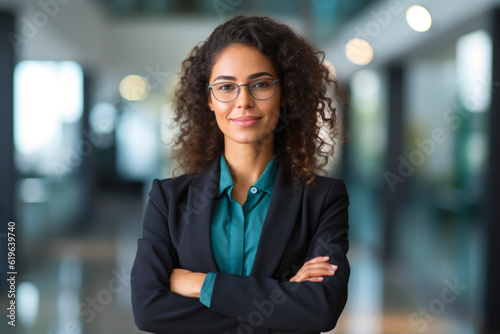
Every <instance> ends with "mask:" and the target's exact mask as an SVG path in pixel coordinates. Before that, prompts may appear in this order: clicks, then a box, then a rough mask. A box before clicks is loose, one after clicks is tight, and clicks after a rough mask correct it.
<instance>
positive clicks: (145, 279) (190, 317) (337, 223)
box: [131, 158, 350, 334]
mask: <svg viewBox="0 0 500 334" xmlns="http://www.w3.org/2000/svg"><path fill="white" fill-rule="evenodd" d="M219 160H220V159H219V158H217V159H215V160H214V161H213V162H211V163H210V164H209V166H208V167H207V168H205V169H204V170H203V171H202V172H200V173H199V174H198V175H196V176H195V177H194V178H193V177H189V176H185V175H183V176H179V177H176V178H170V179H165V180H161V181H159V180H155V181H154V182H153V186H152V189H151V192H150V194H149V197H150V198H149V201H148V204H147V207H146V212H145V217H144V225H143V236H142V238H141V239H139V241H138V249H137V256H136V259H135V262H134V266H133V269H132V277H131V288H132V307H133V312H134V318H135V323H136V325H137V326H138V328H139V329H141V330H144V331H148V332H152V333H166V334H177V333H179V334H180V333H189V334H194V333H196V334H203V333H206V334H226V333H231V334H232V333H234V334H239V333H255V334H257V333H258V334H264V333H275V334H278V333H280V334H281V333H294V334H299V333H300V334H306V333H307V334H312V333H315V334H317V333H319V332H326V331H329V330H331V329H332V328H333V327H334V326H335V325H336V323H337V319H338V317H339V316H340V314H341V312H342V310H343V308H344V305H345V303H346V300H347V283H348V280H349V274H350V268H349V263H348V261H347V258H346V253H347V251H348V248H349V243H348V239H347V231H348V229H349V225H348V212H347V208H348V206H349V197H348V194H347V190H346V187H345V184H344V182H343V181H342V180H341V179H333V178H327V177H321V176H317V177H316V179H315V186H314V187H312V188H307V187H305V186H302V185H301V186H299V188H298V189H297V190H296V191H294V186H293V183H292V182H291V180H290V179H289V178H287V176H286V174H285V172H284V170H283V168H282V165H281V164H280V163H278V175H277V178H276V182H275V185H274V189H273V193H272V197H271V202H270V204H269V209H268V212H267V215H266V218H265V220H264V226H263V228H262V233H261V237H260V240H259V245H258V248H257V253H256V256H255V261H254V264H253V267H252V271H251V274H250V276H239V275H233V274H227V273H220V272H219V269H218V267H217V264H216V262H215V259H214V256H213V253H212V250H211V246H210V220H211V217H212V210H213V204H214V200H215V197H216V195H217V193H218V189H219V173H220V164H219ZM324 255H325V256H326V255H328V256H330V260H329V262H330V263H333V264H336V265H338V269H337V271H336V273H335V275H334V276H326V277H325V279H324V281H322V282H310V281H304V282H289V279H290V278H291V277H293V276H294V274H295V273H296V272H297V271H298V270H299V269H300V268H301V266H302V264H303V263H304V262H305V261H307V260H310V259H311V258H313V257H316V256H324ZM174 268H183V269H188V270H191V271H194V272H203V273H206V272H209V271H210V272H217V278H216V281H215V285H214V290H213V295H212V301H211V305H210V308H208V307H206V306H205V305H203V304H201V303H200V301H199V299H197V298H188V297H183V296H181V295H179V294H176V293H173V292H171V291H170V284H169V276H170V274H171V273H172V270H173V269H174Z"/></svg>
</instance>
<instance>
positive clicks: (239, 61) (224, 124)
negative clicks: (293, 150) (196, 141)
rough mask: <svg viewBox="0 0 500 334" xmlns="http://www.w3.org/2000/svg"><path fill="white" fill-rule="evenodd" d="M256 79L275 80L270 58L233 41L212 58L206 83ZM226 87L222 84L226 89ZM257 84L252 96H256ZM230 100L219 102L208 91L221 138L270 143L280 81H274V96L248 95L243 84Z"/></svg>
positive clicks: (252, 48) (243, 141)
mask: <svg viewBox="0 0 500 334" xmlns="http://www.w3.org/2000/svg"><path fill="white" fill-rule="evenodd" d="M257 79H279V78H278V73H277V72H276V70H275V69H274V66H273V65H272V63H271V61H270V60H269V59H268V58H267V57H266V56H264V55H263V54H262V53H260V51H259V50H257V49H256V48H254V47H250V46H246V45H240V44H235V45H231V46H229V47H227V48H226V49H224V50H223V51H222V52H221V53H220V54H219V55H218V56H217V58H216V60H215V64H214V66H213V68H212V73H211V76H210V81H209V83H210V84H211V85H213V84H217V83H221V82H228V83H235V84H237V85H241V84H250V83H252V82H254V81H255V80H257ZM228 87H230V86H224V88H228ZM259 87H260V86H259V85H257V86H256V88H255V92H256V93H254V95H257V94H258V93H257V90H258V89H259ZM239 90H240V93H239V95H238V96H237V98H236V99H234V100H233V101H231V102H226V103H225V102H220V101H218V100H217V99H215V98H214V95H213V94H212V92H210V94H209V98H208V106H209V107H210V109H211V110H212V111H213V112H214V114H215V118H216V120H217V124H218V126H219V128H220V130H221V131H222V133H224V140H225V142H226V143H228V141H232V142H236V143H239V144H259V145H260V144H272V142H273V130H274V129H275V128H276V125H277V124H278V120H279V109H280V106H281V105H285V103H284V102H283V101H281V84H280V83H277V84H276V91H275V92H274V95H273V96H272V97H271V98H269V99H267V100H258V99H255V98H254V97H252V95H250V93H249V90H248V87H247V86H241V87H239Z"/></svg>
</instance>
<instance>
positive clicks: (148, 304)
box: [131, 180, 238, 334]
mask: <svg viewBox="0 0 500 334" xmlns="http://www.w3.org/2000/svg"><path fill="white" fill-rule="evenodd" d="M166 217H168V207H167V204H166V201H165V200H163V193H162V192H161V189H160V184H159V181H158V180H155V181H154V182H153V187H152V190H151V192H150V198H149V201H148V203H147V206H146V210H145V216H144V223H143V235H142V238H141V239H139V240H138V247H137V255H136V258H135V261H134V265H133V267H132V273H131V290H132V309H133V313H134V320H135V323H136V325H137V327H138V328H139V329H140V330H143V331H147V332H152V333H179V334H182V333H186V334H192V333H214V334H215V333H217V334H220V333H224V332H225V330H227V329H230V328H236V327H237V326H238V322H237V321H236V319H234V318H233V317H231V316H228V315H223V314H220V313H217V312H215V311H213V310H211V309H209V308H207V307H206V306H204V305H203V304H201V303H200V301H199V299H197V298H187V297H184V296H181V295H179V294H176V293H174V292H172V291H170V274H171V273H172V270H173V269H174V268H176V267H178V265H177V262H178V261H177V260H176V259H177V255H176V252H175V250H174V247H173V246H172V242H171V238H170V234H169V228H168V221H167V218H166Z"/></svg>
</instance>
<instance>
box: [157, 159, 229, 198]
mask: <svg viewBox="0 0 500 334" xmlns="http://www.w3.org/2000/svg"><path fill="white" fill-rule="evenodd" d="M219 162H220V158H216V159H214V160H212V161H211V162H210V163H209V164H208V165H207V167H205V168H204V169H203V170H202V171H201V172H199V173H198V174H197V175H194V176H193V175H187V174H183V175H179V176H177V177H171V178H166V179H162V180H158V179H155V180H154V181H153V185H152V187H151V191H150V192H149V198H150V199H151V201H152V202H153V203H154V204H155V205H157V206H161V205H162V203H163V205H165V204H167V205H169V204H178V203H182V202H184V201H185V200H186V198H187V195H188V192H189V188H190V187H191V186H196V187H202V188H203V187H208V186H211V187H217V189H218V186H219V173H220V164H219Z"/></svg>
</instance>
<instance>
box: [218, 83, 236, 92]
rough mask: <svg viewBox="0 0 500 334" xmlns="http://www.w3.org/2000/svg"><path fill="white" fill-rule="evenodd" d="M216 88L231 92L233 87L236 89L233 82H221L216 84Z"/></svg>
mask: <svg viewBox="0 0 500 334" xmlns="http://www.w3.org/2000/svg"><path fill="white" fill-rule="evenodd" d="M216 87H217V90H219V91H222V92H232V91H234V90H235V89H237V87H236V85H235V84H231V83H222V84H220V85H217V86H216Z"/></svg>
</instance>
